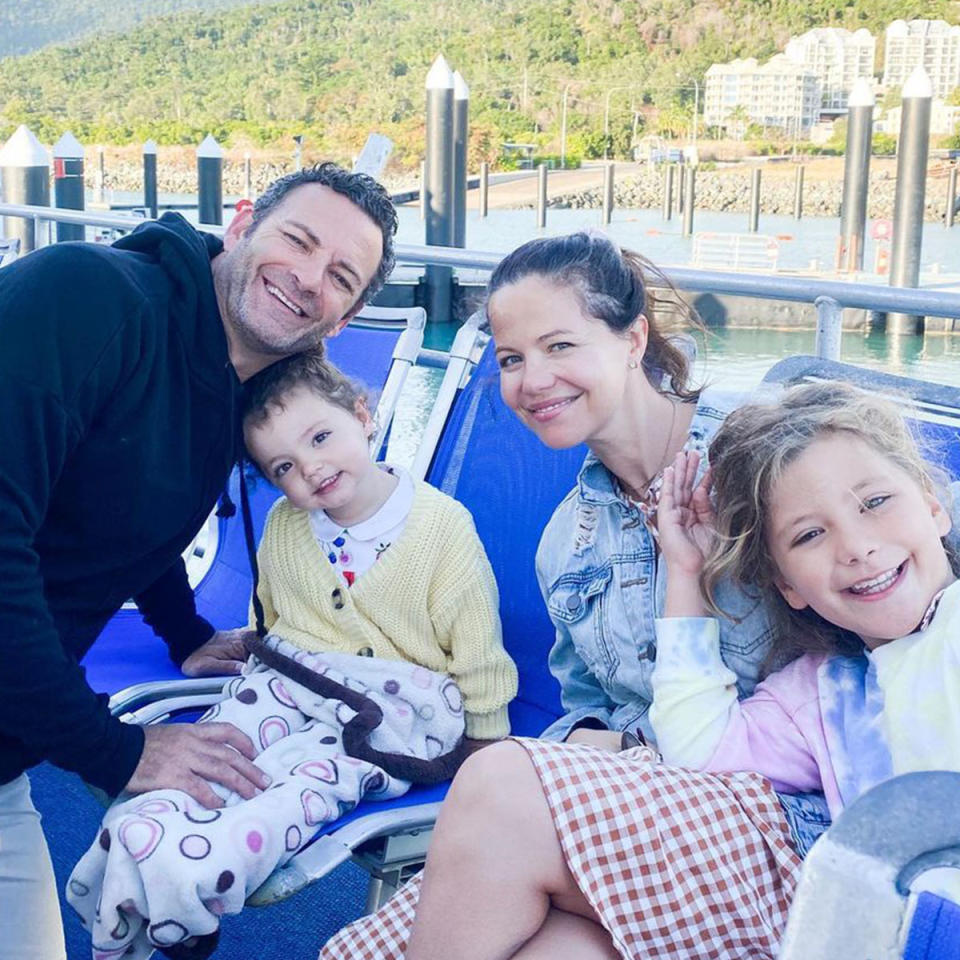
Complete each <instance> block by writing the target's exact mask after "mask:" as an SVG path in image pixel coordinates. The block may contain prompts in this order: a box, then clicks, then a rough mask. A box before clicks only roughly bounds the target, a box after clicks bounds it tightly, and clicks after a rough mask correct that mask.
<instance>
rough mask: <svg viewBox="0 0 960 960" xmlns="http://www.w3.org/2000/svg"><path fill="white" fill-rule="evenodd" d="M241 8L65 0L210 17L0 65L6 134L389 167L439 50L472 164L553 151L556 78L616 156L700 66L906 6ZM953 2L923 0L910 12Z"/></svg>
mask: <svg viewBox="0 0 960 960" xmlns="http://www.w3.org/2000/svg"><path fill="white" fill-rule="evenodd" d="M240 2H241V0H125V2H124V3H116V2H115V0H114V2H113V3H112V6H111V7H109V8H108V7H107V0H58V3H57V6H58V7H59V8H63V9H64V10H68V11H70V10H72V11H73V12H74V14H75V16H74V22H77V21H78V20H79V15H80V12H82V11H85V10H86V11H96V12H97V16H98V17H99V20H100V22H101V23H104V22H108V23H109V24H110V25H111V26H115V27H118V28H119V27H121V26H123V25H124V21H123V20H122V17H121V9H126V8H130V9H134V10H136V11H138V12H139V14H140V15H142V14H143V12H144V11H145V10H146V9H147V8H149V9H150V11H151V12H157V13H166V12H171V11H176V10H179V9H181V8H183V7H187V6H190V5H194V6H196V5H202V7H203V12H202V13H199V12H190V13H178V14H176V15H170V16H164V17H160V18H158V19H154V20H151V21H149V22H148V23H144V24H143V25H142V26H139V27H137V28H136V29H133V30H130V31H129V32H128V33H126V34H123V35H119V34H102V35H101V34H98V35H95V36H91V37H89V38H87V39H84V40H83V41H82V42H79V43H76V44H74V45H71V46H53V47H46V48H44V49H41V50H39V51H37V52H35V53H32V54H30V55H28V56H22V57H12V56H8V57H6V58H3V59H0V138H3V137H5V136H7V135H9V133H10V132H11V131H12V130H13V129H14V128H15V126H16V125H17V124H19V123H24V122H25V123H28V124H29V125H30V126H31V127H32V128H33V130H34V132H35V133H36V134H37V135H38V136H39V137H40V138H41V139H42V140H45V141H47V142H50V141H53V140H55V139H56V138H57V137H59V136H60V134H61V133H63V131H64V130H65V129H68V128H69V129H71V130H72V131H73V133H74V134H75V135H76V136H77V137H78V138H79V139H80V140H81V141H82V142H88V143H90V142H97V141H99V142H105V141H107V142H114V143H124V142H136V141H142V140H143V139H145V138H147V137H153V138H154V139H156V140H157V141H158V142H160V143H184V144H195V143H197V142H199V140H200V139H202V137H203V135H204V134H206V133H208V132H210V133H213V134H214V135H215V136H217V137H218V138H220V139H225V140H227V141H228V143H230V142H233V143H237V144H248V145H259V144H267V143H272V142H283V143H285V144H286V145H289V137H290V136H291V135H292V134H294V133H302V134H304V135H305V136H306V137H307V141H308V143H309V144H310V146H311V147H312V149H313V150H314V151H315V152H320V153H325V154H327V155H331V156H338V157H340V158H346V157H349V155H350V154H352V153H355V152H356V151H357V150H358V149H359V147H360V146H361V145H362V143H363V140H364V139H365V137H366V135H367V133H368V132H369V131H370V130H373V129H376V130H380V131H381V132H383V133H385V134H386V135H388V136H390V137H391V138H393V140H394V141H395V142H396V144H397V148H396V151H395V158H396V161H397V162H398V163H399V164H400V165H401V166H406V167H413V166H415V164H416V163H417V162H419V159H420V154H421V153H422V145H423V102H424V90H423V83H424V79H425V77H426V73H427V70H428V69H429V67H430V64H431V62H432V60H433V58H434V57H435V56H436V54H437V53H438V52H443V53H444V54H445V55H446V56H447V59H448V60H449V61H450V63H451V64H452V65H453V66H454V67H456V68H458V69H460V71H461V72H462V73H463V75H464V76H465V77H466V79H467V82H468V83H469V85H470V90H471V102H470V111H471V114H470V115H471V129H472V131H473V136H472V137H471V152H472V155H471V165H473V164H475V163H476V162H477V161H479V160H481V159H487V160H495V159H497V157H498V154H499V149H500V144H501V143H502V142H503V141H520V142H527V143H536V144H538V146H539V147H540V148H541V149H542V150H544V151H546V152H553V153H558V152H559V146H560V117H561V105H562V99H563V98H562V94H563V90H564V89H565V88H568V90H569V95H568V113H569V115H568V136H569V137H570V144H571V145H576V146H577V147H578V148H581V149H582V150H583V152H584V153H585V154H587V155H590V154H595V153H600V154H602V153H603V150H604V148H605V147H606V148H607V149H608V150H609V149H610V147H611V146H612V147H613V151H614V153H615V154H616V155H618V156H624V155H626V154H627V152H628V150H629V147H630V139H631V131H632V128H633V126H634V116H635V115H636V113H637V111H638V109H640V108H641V107H644V106H647V107H649V106H653V107H656V108H659V115H660V116H661V118H662V120H661V124H660V125H661V126H662V128H663V129H665V130H667V129H669V131H670V132H671V133H673V134H675V135H678V136H681V137H685V136H687V134H688V130H689V129H690V126H691V121H692V110H693V106H694V102H695V101H696V100H697V94H698V93H699V103H698V106H699V109H700V110H701V111H702V109H703V86H704V83H703V77H704V72H705V70H706V69H707V67H708V66H709V65H710V63H712V62H714V61H722V60H729V59H732V58H733V57H737V56H751V55H753V56H759V57H762V56H766V55H769V54H770V53H772V52H773V51H775V50H776V49H777V48H778V47H780V46H782V44H783V43H784V41H785V40H786V39H787V38H788V37H789V36H790V34H791V33H796V32H800V31H802V30H804V29H807V28H808V27H810V26H813V25H815V24H820V23H822V24H828V23H829V24H842V25H846V26H848V27H860V26H866V27H868V28H869V29H871V30H872V31H873V32H874V33H875V34H878V35H879V34H881V33H882V31H883V29H884V28H885V26H886V25H887V23H888V22H889V21H890V20H891V19H893V18H894V16H895V15H896V14H898V13H899V12H900V11H897V10H896V9H895V5H894V3H893V0H830V2H827V0H804V2H803V3H801V2H800V0H432V2H426V0H285V2H279V3H260V4H257V5H249V4H248V5H244V6H238V5H237V4H238V3H240ZM53 5H54V3H53V0H0V36H6V34H4V32H3V25H4V23H7V24H9V23H10V22H12V18H13V17H14V13H15V11H16V12H19V11H25V13H24V16H23V21H24V22H27V14H29V12H30V11H31V10H32V11H34V13H37V12H38V11H39V12H41V13H42V11H47V10H49V9H51V8H52V7H53ZM231 5H232V6H233V7H234V9H229V10H228V9H223V8H224V7H227V6H231ZM950 9H953V8H951V7H949V4H948V0H928V2H927V3H926V5H925V7H924V8H923V9H922V10H918V11H916V13H917V15H920V16H934V17H935V16H941V15H945V11H948V10H950ZM105 11H108V12H105ZM946 15H947V16H950V17H951V18H952V19H954V20H956V14H949V13H947V14H946ZM4 18H6V19H5V20H4ZM31 19H32V18H31ZM127 23H129V21H127ZM604 116H607V119H608V125H609V131H610V140H609V141H606V142H605V141H604V140H603V134H602V131H603V124H604Z"/></svg>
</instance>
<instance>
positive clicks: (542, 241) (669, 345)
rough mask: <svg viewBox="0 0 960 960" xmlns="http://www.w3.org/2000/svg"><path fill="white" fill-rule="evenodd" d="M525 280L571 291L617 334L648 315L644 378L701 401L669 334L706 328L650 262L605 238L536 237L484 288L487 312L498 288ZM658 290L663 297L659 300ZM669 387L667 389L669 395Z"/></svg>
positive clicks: (499, 268) (687, 363)
mask: <svg viewBox="0 0 960 960" xmlns="http://www.w3.org/2000/svg"><path fill="white" fill-rule="evenodd" d="M528 276H538V277H542V278H543V279H545V280H547V281H550V282H552V283H556V284H557V285H562V286H566V287H569V288H570V289H571V290H573V291H574V292H575V293H576V294H577V296H578V297H579V299H580V304H581V307H582V309H583V311H584V313H585V314H586V315H587V316H589V317H593V318H596V319H598V320H602V321H603V322H604V323H605V324H606V325H607V326H608V327H609V328H610V329H611V330H612V331H613V332H614V333H618V334H623V333H625V332H626V331H627V330H628V329H629V328H630V327H631V326H632V325H633V323H634V322H635V321H636V319H637V318H638V317H639V316H641V315H643V316H645V317H646V318H647V323H648V325H649V333H648V335H647V349H646V352H645V353H644V356H643V369H644V372H645V373H646V375H647V378H648V379H649V380H650V382H651V383H652V384H653V386H654V387H656V389H657V390H659V391H660V392H662V393H672V394H674V395H675V396H677V397H680V398H682V399H684V400H692V399H696V397H697V395H698V391H697V390H695V389H692V388H691V386H690V360H689V358H688V357H687V354H686V352H685V351H684V350H683V349H681V348H680V347H679V346H678V345H677V344H676V342H675V337H674V336H672V334H673V333H674V331H676V330H683V329H689V328H691V327H692V328H695V329H702V324H701V323H700V320H699V318H698V317H697V315H696V312H695V311H694V310H693V308H692V307H691V306H690V305H689V304H688V303H687V302H686V301H685V300H684V299H683V298H682V297H681V296H680V295H679V294H678V293H677V291H676V289H675V288H674V286H673V284H672V283H671V282H670V281H669V280H668V279H667V278H666V277H665V276H664V275H663V273H661V272H660V270H658V269H657V268H656V267H655V266H654V265H653V264H652V263H650V261H649V260H647V259H646V258H645V257H642V256H641V255H640V254H639V253H634V252H633V251H631V250H621V249H620V248H619V247H618V246H616V244H614V243H613V242H612V241H611V240H610V239H609V238H608V237H606V236H604V235H603V234H600V233H586V232H581V233H571V234H568V235H567V236H562V237H538V238H537V239H535V240H530V241H528V242H527V243H524V244H523V245H522V246H519V247H517V249H516V250H514V251H513V252H512V253H510V254H509V255H508V256H507V257H505V258H504V259H503V260H501V261H500V263H499V264H498V265H497V267H496V269H495V270H494V271H493V274H492V275H491V277H490V283H489V285H488V287H487V303H488V305H489V302H490V298H491V297H492V296H493V295H494V294H495V293H496V292H497V291H498V290H499V289H500V288H501V287H505V286H508V285H510V284H512V283H517V282H519V281H520V280H523V279H524V278H525V277H528ZM655 289H656V290H657V291H666V292H665V293H663V292H658V293H654V290H655ZM488 311H489V306H488ZM487 319H488V321H489V312H488V318H487ZM664 383H666V384H668V385H669V386H668V387H667V388H666V389H665V388H664Z"/></svg>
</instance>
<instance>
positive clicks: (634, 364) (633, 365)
mask: <svg viewBox="0 0 960 960" xmlns="http://www.w3.org/2000/svg"><path fill="white" fill-rule="evenodd" d="M627 366H628V367H629V368H630V369H631V370H636V369H637V367H638V366H640V364H638V363H637V361H636V360H631V361H630V362H629V363H628V364H627Z"/></svg>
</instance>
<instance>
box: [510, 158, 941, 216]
mask: <svg viewBox="0 0 960 960" xmlns="http://www.w3.org/2000/svg"><path fill="white" fill-rule="evenodd" d="M946 189H947V185H946V180H945V179H942V180H936V179H930V180H929V181H928V182H927V194H926V204H925V211H924V218H925V219H926V220H930V221H939V220H942V219H943V213H944V209H945V204H946ZM895 191H896V180H895V179H894V178H892V177H891V176H890V175H889V174H888V173H887V172H885V171H884V172H881V173H879V174H874V175H872V176H871V177H870V189H869V193H868V199H867V216H868V217H871V218H885V219H890V218H892V217H893V203H894V194H895ZM673 196H674V210H675V211H676V206H677V199H678V197H679V188H678V187H677V186H674V195H673ZM793 197H794V184H793V179H792V177H790V178H784V177H780V178H777V179H773V178H770V179H769V180H763V181H762V182H761V189H760V211H761V213H766V214H782V215H786V216H791V215H792V214H793ZM842 197H843V183H842V181H841V180H836V181H826V180H813V181H808V182H807V183H806V184H805V186H804V191H803V213H804V216H811V217H837V216H839V215H840V203H841V200H842ZM662 200H663V171H662V169H659V168H652V169H651V170H649V171H645V172H644V173H642V174H640V175H639V176H630V177H622V178H618V180H617V182H616V183H615V184H614V204H615V205H616V206H617V207H619V208H621V209H641V210H644V209H657V208H659V207H660V205H661V203H662ZM601 204H602V189H601V187H600V186H597V187H593V188H590V189H587V190H582V191H579V192H577V193H569V194H562V195H559V196H554V197H552V198H551V199H550V201H549V206H551V207H559V208H565V209H566V208H572V209H594V208H596V209H599V208H600V206H601ZM523 206H524V207H525V208H532V207H533V203H532V202H531V203H525V204H523ZM696 207H697V209H698V210H715V211H725V212H728V213H738V212H744V213H746V212H747V211H749V209H750V173H749V171H746V172H743V173H741V172H739V171H738V172H731V171H713V170H698V171H697V181H696ZM674 215H675V216H676V215H677V214H676V213H675V214H674Z"/></svg>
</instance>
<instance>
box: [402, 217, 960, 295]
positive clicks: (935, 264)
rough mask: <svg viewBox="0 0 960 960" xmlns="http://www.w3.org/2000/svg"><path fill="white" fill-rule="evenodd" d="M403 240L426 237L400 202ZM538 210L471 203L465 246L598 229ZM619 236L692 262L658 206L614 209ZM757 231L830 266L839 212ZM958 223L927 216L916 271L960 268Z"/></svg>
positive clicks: (783, 264) (676, 225)
mask: <svg viewBox="0 0 960 960" xmlns="http://www.w3.org/2000/svg"><path fill="white" fill-rule="evenodd" d="M399 214H400V232H399V239H400V241H401V242H402V243H423V222H422V221H421V220H420V213H419V209H418V208H416V207H412V206H404V207H400V208H399ZM536 223H537V221H536V211H535V210H495V211H491V213H490V215H489V216H488V217H486V218H481V217H480V216H479V214H478V213H477V212H476V211H475V210H471V211H468V212H467V246H468V247H470V248H472V249H474V250H492V251H496V252H504V253H505V252H507V251H509V250H512V249H513V248H514V247H516V246H518V245H519V244H521V243H523V241H524V240H528V239H530V238H531V237H534V236H537V235H539V234H541V233H542V234H544V235H547V236H553V235H555V234H559V233H569V232H570V231H572V230H580V229H584V228H594V229H601V227H600V211H599V210H574V209H553V208H551V209H548V210H547V226H546V227H545V228H544V229H543V230H542V231H538V230H537V226H536ZM871 226H872V221H868V222H867V238H866V242H865V246H864V260H863V262H864V267H865V268H866V270H867V271H868V272H869V271H871V270H872V266H873V263H874V257H875V254H876V243H877V242H876V241H875V240H873V239H872V238H871V237H870V229H871ZM603 229H604V230H605V232H606V233H607V234H608V235H609V236H611V237H612V238H613V239H614V240H616V241H617V243H620V244H622V245H623V246H625V247H630V248H632V249H634V250H637V251H639V252H640V253H642V254H644V256H646V257H649V258H650V259H651V260H653V261H654V262H655V263H656V264H658V265H659V266H671V265H672V266H679V265H681V264H682V265H687V264H689V263H690V262H691V254H692V252H693V238H692V237H684V236H683V235H682V229H681V220H680V218H679V217H678V216H674V218H673V219H672V220H669V221H664V219H663V218H662V216H661V213H660V211H659V210H628V209H622V210H617V209H615V210H614V211H613V219H612V222H611V223H610V225H609V226H608V227H605V228H603ZM694 231H695V232H705V231H713V232H716V233H741V234H742V233H746V231H747V215H746V214H744V213H722V212H716V211H712V210H702V211H701V210H698V211H696V214H695V217H694ZM759 233H761V234H763V235H764V236H767V237H769V238H771V239H773V240H774V241H775V242H776V244H777V247H778V256H777V266H778V268H779V269H781V270H790V271H806V270H809V269H810V267H811V263H813V262H816V269H819V270H830V269H832V267H833V264H834V258H835V256H836V247H837V237H838V236H839V233H840V220H839V218H837V217H804V218H803V219H802V220H795V219H794V218H793V217H785V216H773V215H767V216H764V215H763V214H761V216H760V229H759ZM958 239H960V224H958V225H957V226H955V227H953V228H952V229H949V230H948V229H947V228H946V227H945V226H944V225H943V224H942V223H926V224H924V228H923V246H922V260H921V270H922V271H923V273H924V274H925V276H924V278H923V279H924V281H927V280H929V279H930V274H931V273H937V272H939V273H943V274H951V273H952V274H953V275H954V277H957V275H960V256H958V254H957V243H958Z"/></svg>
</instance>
